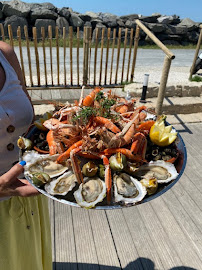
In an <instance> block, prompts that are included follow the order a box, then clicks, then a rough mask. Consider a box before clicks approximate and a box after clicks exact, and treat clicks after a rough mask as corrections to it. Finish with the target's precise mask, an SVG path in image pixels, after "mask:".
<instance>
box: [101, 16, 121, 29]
mask: <svg viewBox="0 0 202 270" xmlns="http://www.w3.org/2000/svg"><path fill="white" fill-rule="evenodd" d="M103 24H105V25H106V26H107V27H110V28H115V27H117V25H118V24H117V20H116V19H108V18H104V19H103Z"/></svg>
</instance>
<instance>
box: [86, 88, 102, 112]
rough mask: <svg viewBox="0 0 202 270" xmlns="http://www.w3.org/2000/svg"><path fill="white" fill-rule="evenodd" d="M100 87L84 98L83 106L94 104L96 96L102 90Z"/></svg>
mask: <svg viewBox="0 0 202 270" xmlns="http://www.w3.org/2000/svg"><path fill="white" fill-rule="evenodd" d="M100 90H101V89H100V88H99V87H96V88H95V89H94V90H93V91H92V92H91V93H90V94H89V95H88V96H86V97H85V98H84V99H83V106H86V107H89V106H91V105H92V104H93V101H94V99H95V96H96V94H97V93H99V92H100Z"/></svg>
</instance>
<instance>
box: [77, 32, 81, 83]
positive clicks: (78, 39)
mask: <svg viewBox="0 0 202 270" xmlns="http://www.w3.org/2000/svg"><path fill="white" fill-rule="evenodd" d="M79 47H80V38H79V27H77V85H79Z"/></svg>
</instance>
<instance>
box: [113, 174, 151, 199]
mask: <svg viewBox="0 0 202 270" xmlns="http://www.w3.org/2000/svg"><path fill="white" fill-rule="evenodd" d="M146 194H147V191H146V188H145V187H144V186H143V185H142V184H141V183H140V182H139V181H138V180H136V179H135V178H133V177H132V176H130V175H128V174H126V173H121V174H120V175H115V176H114V198H115V202H120V201H121V202H123V203H125V204H130V203H132V204H135V203H137V202H139V201H141V200H142V199H143V198H144V197H145V195H146Z"/></svg>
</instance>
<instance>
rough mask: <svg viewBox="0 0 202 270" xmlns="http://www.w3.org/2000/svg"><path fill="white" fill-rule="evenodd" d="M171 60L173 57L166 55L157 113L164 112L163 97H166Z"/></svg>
mask: <svg viewBox="0 0 202 270" xmlns="http://www.w3.org/2000/svg"><path fill="white" fill-rule="evenodd" d="M171 61H172V59H170V58H169V57H168V56H165V59H164V64H163V71H162V75H161V81H160V87H159V91H158V97H157V103H156V113H157V115H161V114H162V106H163V99H164V97H165V91H166V84H167V80H168V74H169V70H170V65H171Z"/></svg>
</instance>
